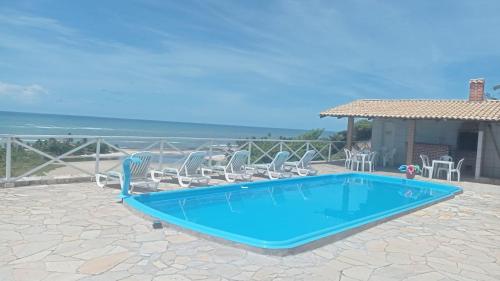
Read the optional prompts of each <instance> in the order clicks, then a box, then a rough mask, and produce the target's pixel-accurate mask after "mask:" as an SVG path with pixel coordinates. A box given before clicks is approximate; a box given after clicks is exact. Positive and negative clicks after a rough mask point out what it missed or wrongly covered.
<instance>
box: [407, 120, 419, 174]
mask: <svg viewBox="0 0 500 281" xmlns="http://www.w3.org/2000/svg"><path fill="white" fill-rule="evenodd" d="M406 122H407V124H408V127H407V131H406V165H411V164H413V163H412V162H413V151H414V146H415V129H416V127H417V120H414V119H412V120H407V121H406Z"/></svg>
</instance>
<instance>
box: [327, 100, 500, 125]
mask: <svg viewBox="0 0 500 281" xmlns="http://www.w3.org/2000/svg"><path fill="white" fill-rule="evenodd" d="M320 116H321V117H326V116H334V117H365V118H397V119H450V120H479V121H500V101H496V100H487V101H482V102H474V101H468V100H356V101H353V102H351V103H348V104H344V105H339V106H337V107H334V108H330V109H328V110H325V111H323V112H321V113H320Z"/></svg>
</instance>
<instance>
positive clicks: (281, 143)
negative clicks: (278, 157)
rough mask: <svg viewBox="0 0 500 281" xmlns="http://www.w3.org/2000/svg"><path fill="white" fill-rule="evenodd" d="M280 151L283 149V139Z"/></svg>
mask: <svg viewBox="0 0 500 281" xmlns="http://www.w3.org/2000/svg"><path fill="white" fill-rule="evenodd" d="M280 151H283V141H280Z"/></svg>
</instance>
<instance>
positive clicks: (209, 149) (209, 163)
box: [208, 140, 214, 167]
mask: <svg viewBox="0 0 500 281" xmlns="http://www.w3.org/2000/svg"><path fill="white" fill-rule="evenodd" d="M213 144H214V141H213V140H210V144H209V145H210V147H209V148H208V166H209V167H212V153H213V148H212V146H213Z"/></svg>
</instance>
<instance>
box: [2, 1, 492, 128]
mask: <svg viewBox="0 0 500 281" xmlns="http://www.w3.org/2000/svg"><path fill="white" fill-rule="evenodd" d="M499 10H500V2H499V1H371V0H363V1H187V0H186V1H152V0H141V1H51V0H39V1H24V0H18V1H3V0H0V98H1V101H2V102H0V110H5V111H23V112H40V113H54V114H73V115H93V116H107V117H117V118H133V119H153V120H170V121H184V122H196V123H217V124H234V125H247V126H264V127H279V128H300V129H308V128H326V129H328V130H338V129H343V128H344V127H345V120H337V119H334V118H324V119H320V118H319V116H318V115H319V112H320V111H321V110H324V109H326V108H328V107H331V106H335V105H338V104H341V103H345V102H349V101H351V100H354V99H360V98H465V97H466V96H467V91H468V85H467V83H468V80H469V79H470V78H478V77H484V78H486V85H487V91H490V92H493V91H492V90H491V87H492V86H493V85H494V84H500V75H499V71H498V66H499V65H500V48H499V46H500V37H499V36H498V29H499V27H500V17H499V16H498V11H499ZM499 94H500V93H499Z"/></svg>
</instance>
